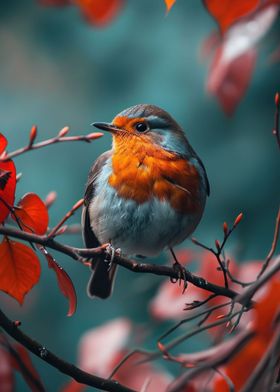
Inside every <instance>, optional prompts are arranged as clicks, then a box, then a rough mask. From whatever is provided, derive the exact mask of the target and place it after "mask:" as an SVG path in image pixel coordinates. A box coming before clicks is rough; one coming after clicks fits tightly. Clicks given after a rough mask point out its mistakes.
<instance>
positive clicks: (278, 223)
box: [257, 208, 280, 279]
mask: <svg viewBox="0 0 280 392" xmlns="http://www.w3.org/2000/svg"><path fill="white" fill-rule="evenodd" d="M279 229H280V208H279V210H278V214H277V217H276V224H275V230H274V236H273V241H272V245H271V249H270V251H269V253H268V255H267V256H266V259H265V262H264V264H263V266H262V269H261V271H260V273H259V275H258V277H257V279H258V278H259V277H260V276H261V275H262V274H263V273H264V271H265V270H266V269H267V267H268V265H269V263H270V260H271V259H272V257H273V255H274V253H275V250H276V246H277V242H278V237H279Z"/></svg>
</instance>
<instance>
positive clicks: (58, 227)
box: [48, 199, 84, 238]
mask: <svg viewBox="0 0 280 392" xmlns="http://www.w3.org/2000/svg"><path fill="white" fill-rule="evenodd" d="M83 204H84V199H80V200H78V201H77V203H75V204H74V206H73V207H72V208H71V210H70V211H68V212H67V214H65V215H64V217H63V218H62V219H61V220H60V222H58V224H57V225H56V226H55V227H54V228H53V229H51V231H50V232H49V233H48V238H54V237H55V236H56V234H57V232H58V230H59V229H60V228H61V226H62V225H63V224H64V223H65V222H66V221H67V220H68V219H69V218H70V217H71V216H72V215H74V214H75V212H76V211H77V210H78V209H79V208H80V207H81V206H82V205H83Z"/></svg>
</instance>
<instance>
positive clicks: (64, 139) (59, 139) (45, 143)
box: [0, 132, 103, 161]
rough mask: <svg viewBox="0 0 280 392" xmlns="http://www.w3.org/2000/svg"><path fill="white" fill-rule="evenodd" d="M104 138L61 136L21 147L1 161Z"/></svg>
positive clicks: (98, 136)
mask: <svg viewBox="0 0 280 392" xmlns="http://www.w3.org/2000/svg"><path fill="white" fill-rule="evenodd" d="M101 136H103V133H99V132H96V133H89V134H88V135H81V136H62V137H60V136H59V134H58V135H57V136H55V137H53V138H50V139H47V140H44V141H42V142H39V143H36V144H30V143H29V144H28V145H27V146H25V147H21V148H19V149H18V150H15V151H12V152H10V153H8V154H5V155H4V156H3V157H1V158H0V161H8V160H9V159H12V158H15V157H17V156H18V155H22V154H24V153H26V152H28V151H33V150H37V149H39V148H42V147H46V146H49V145H51V144H56V143H62V142H79V141H82V142H86V143H90V142H91V141H92V140H94V139H98V138H100V137H101Z"/></svg>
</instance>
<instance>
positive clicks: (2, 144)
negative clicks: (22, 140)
mask: <svg viewBox="0 0 280 392" xmlns="http://www.w3.org/2000/svg"><path fill="white" fill-rule="evenodd" d="M7 144H8V142H7V139H6V138H5V136H4V135H2V133H0V155H1V154H2V153H3V152H4V151H5V149H6V147H7Z"/></svg>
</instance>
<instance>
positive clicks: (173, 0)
mask: <svg viewBox="0 0 280 392" xmlns="http://www.w3.org/2000/svg"><path fill="white" fill-rule="evenodd" d="M164 1H165V4H166V10H167V12H169V11H170V10H171V8H172V7H173V5H174V4H175V3H176V0H164Z"/></svg>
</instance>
